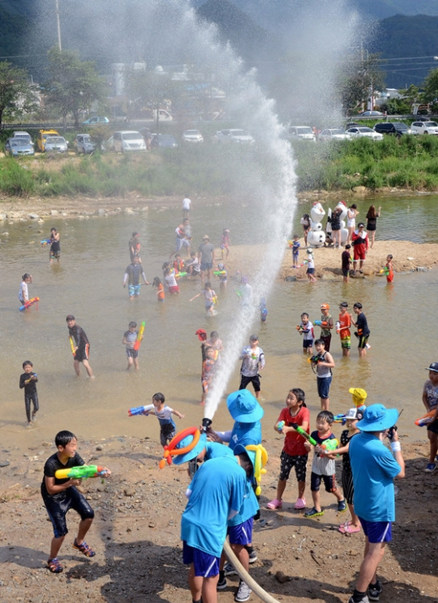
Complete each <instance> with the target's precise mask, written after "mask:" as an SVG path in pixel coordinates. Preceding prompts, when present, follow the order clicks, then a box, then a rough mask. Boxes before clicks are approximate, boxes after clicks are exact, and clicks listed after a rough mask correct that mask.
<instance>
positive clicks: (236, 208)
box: [0, 197, 438, 448]
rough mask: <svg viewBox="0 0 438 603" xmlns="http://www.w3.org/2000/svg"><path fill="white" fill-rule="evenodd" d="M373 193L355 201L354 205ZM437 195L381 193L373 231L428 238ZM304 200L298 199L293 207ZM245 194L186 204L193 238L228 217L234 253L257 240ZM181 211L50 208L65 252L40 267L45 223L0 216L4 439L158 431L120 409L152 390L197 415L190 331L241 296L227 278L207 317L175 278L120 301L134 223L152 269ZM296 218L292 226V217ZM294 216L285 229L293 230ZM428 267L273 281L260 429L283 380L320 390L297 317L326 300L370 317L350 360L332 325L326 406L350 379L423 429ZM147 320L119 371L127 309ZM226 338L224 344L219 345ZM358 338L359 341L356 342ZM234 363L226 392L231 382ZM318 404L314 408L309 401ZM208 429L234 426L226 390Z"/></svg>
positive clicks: (312, 397) (431, 284)
mask: <svg viewBox="0 0 438 603" xmlns="http://www.w3.org/2000/svg"><path fill="white" fill-rule="evenodd" d="M370 202H371V201H370V200H367V201H366V202H364V203H362V204H360V205H359V210H360V212H361V213H360V216H364V215H365V213H366V210H367V208H368V206H369V204H370ZM436 202H437V198H436V197H435V198H434V197H420V198H415V199H409V198H402V199H395V198H391V199H389V200H384V202H382V200H380V202H379V201H378V200H377V201H376V204H377V205H383V206H384V210H383V212H382V218H381V219H380V220H379V223H378V234H377V237H378V238H383V237H385V238H397V239H410V240H415V241H419V242H421V241H424V242H438V217H437V212H436V211H435V209H434V207H435V206H436ZM306 209H307V206H306V205H302V206H300V207H299V208H298V210H297V213H296V219H297V220H298V218H299V215H301V213H303V212H304V211H306ZM248 213H251V208H250V207H249V206H243V205H239V204H237V205H236V204H234V205H233V206H231V205H230V206H227V205H214V204H212V205H209V206H208V207H204V208H200V207H196V209H195V211H194V212H193V216H192V223H193V234H194V240H195V241H197V244H198V242H199V240H200V238H201V237H202V235H203V234H205V233H206V232H207V233H208V234H209V235H210V237H211V239H212V241H213V242H217V243H218V242H219V241H220V233H221V231H222V229H223V228H224V227H229V228H230V229H231V235H232V243H233V244H234V246H235V247H234V248H232V253H236V254H237V253H238V249H237V245H238V244H250V243H256V242H257V241H254V240H253V239H252V230H251V228H250V224H249V221H248V220H247V217H248ZM179 219H180V212H179V207H178V208H167V209H166V208H162V209H161V210H160V209H150V210H149V211H145V212H142V213H139V214H138V215H136V216H115V217H108V218H103V217H99V218H97V217H95V218H90V219H86V220H78V219H76V220H73V219H65V220H61V219H58V220H56V221H53V225H55V226H56V227H57V228H58V229H59V231H60V233H61V236H62V261H61V263H60V264H59V265H53V266H49V264H48V261H47V260H48V250H47V249H42V248H40V245H39V241H40V239H41V238H43V237H45V236H47V234H48V231H49V228H50V226H51V225H52V222H50V223H49V222H46V224H44V225H41V224H35V223H27V222H26V223H17V224H9V225H5V224H4V225H3V227H2V228H1V232H2V233H5V232H6V231H7V232H8V233H9V236H6V235H5V234H2V235H1V237H0V240H1V244H0V254H1V255H0V270H1V276H2V287H1V302H0V303H1V317H0V334H1V341H2V346H1V349H0V366H1V367H2V390H1V392H0V434H1V438H2V445H3V448H7V447H8V446H14V445H16V446H19V447H23V446H28V445H29V446H33V445H35V446H36V445H38V444H39V443H40V442H41V441H42V440H51V439H52V438H53V435H54V434H55V433H56V431H58V430H59V429H71V430H73V431H74V432H76V433H77V434H78V435H79V436H80V437H81V438H86V439H96V440H97V439H100V438H106V437H110V436H116V435H123V434H127V435H135V436H139V437H140V436H145V435H147V436H150V437H154V438H157V436H158V424H157V421H156V419H155V418H154V417H148V418H145V417H133V418H128V413H127V411H128V408H130V407H131V406H137V405H140V404H147V403H149V402H150V398H151V396H152V394H153V393H154V392H156V391H162V392H164V394H165V395H166V398H167V400H168V401H169V403H170V404H171V405H172V406H174V407H175V408H176V409H178V410H180V411H181V412H183V413H184V414H185V418H184V419H183V420H181V421H179V425H181V426H187V425H192V424H196V423H198V422H199V421H200V420H201V418H202V415H203V410H202V408H201V407H200V405H199V400H200V394H201V387H200V366H201V354H200V342H199V341H198V339H197V337H196V336H195V331H196V330H197V329H198V328H205V329H206V330H207V331H210V330H213V329H216V330H218V331H219V333H221V331H222V332H224V331H225V330H226V329H227V328H228V326H229V324H230V321H232V318H233V308H235V307H236V304H238V303H239V298H238V296H237V295H236V294H235V290H234V286H233V282H232V281H231V280H230V282H229V287H228V291H227V293H226V295H225V296H224V297H223V298H222V301H221V303H220V305H219V308H218V309H219V313H218V315H217V316H216V317H214V318H210V319H206V317H205V314H204V309H203V302H202V301H201V300H200V299H197V300H195V301H194V302H192V303H190V302H189V299H190V298H191V297H192V296H193V295H195V293H197V292H198V291H199V284H198V283H197V282H193V281H192V282H187V281H186V282H183V283H181V294H180V296H179V297H175V298H171V297H170V296H167V298H166V301H165V303H164V304H158V303H157V301H156V295H155V292H154V291H153V290H152V288H151V287H142V292H141V296H140V298H139V299H136V300H134V301H130V300H129V299H128V294H127V290H126V289H123V287H122V280H123V274H124V270H125V268H126V266H127V264H128V263H129V255H128V239H129V237H130V235H131V232H132V231H133V230H138V231H139V232H140V235H141V240H142V243H143V250H142V257H143V264H144V267H145V272H146V275H147V277H148V279H149V280H150V281H152V279H153V277H154V276H161V264H162V263H163V261H164V260H166V259H167V257H168V255H169V253H170V251H171V250H172V248H173V245H174V240H173V231H174V228H175V227H176V226H177V224H178V222H179ZM293 229H298V225H295V226H294V228H293ZM293 229H291V230H293ZM26 271H27V272H30V273H32V275H33V280H34V282H33V284H32V285H31V286H30V293H31V296H34V295H38V296H39V297H40V299H41V301H40V304H39V308H38V309H36V308H33V309H32V310H30V311H28V312H26V313H20V312H18V305H19V304H18V299H17V293H18V287H19V283H20V280H21V275H22V274H23V273H24V272H26ZM437 284H438V273H437V272H436V271H430V272H426V273H414V274H409V275H397V276H396V279H395V282H394V285H393V287H388V286H387V285H386V282H385V279H374V280H372V281H370V280H355V281H353V282H351V283H349V284H348V286H345V285H343V284H342V283H341V282H338V281H337V282H325V281H321V282H320V283H318V284H317V285H316V286H313V287H312V286H310V285H308V284H306V283H305V284H302V283H300V284H295V283H285V282H276V283H275V285H274V288H273V291H272V294H271V296H270V299H269V300H268V309H269V315H268V320H267V322H266V323H265V324H263V325H261V324H260V323H256V324H255V325H248V334H249V333H250V332H251V331H253V332H254V331H255V332H258V333H259V337H260V343H261V345H262V347H263V348H264V350H265V354H266V360H267V366H266V369H265V371H264V374H263V379H262V389H263V398H264V400H265V401H264V405H265V408H266V420H265V436H266V437H269V436H270V433H271V431H270V429H271V424H273V422H274V421H275V419H276V417H277V414H278V411H279V410H280V409H281V407H282V404H283V400H284V398H285V395H286V392H287V390H288V389H289V388H290V387H302V388H303V389H304V390H305V391H306V393H307V397H308V401H309V405H310V408H311V410H314V411H315V410H316V409H317V408H318V405H319V401H318V398H317V395H316V382H315V377H314V375H313V373H312V371H311V369H310V367H309V364H308V363H307V362H306V360H305V358H304V357H303V356H302V354H301V340H300V338H299V336H298V335H297V332H296V330H295V325H296V324H297V322H298V320H299V316H300V313H301V312H302V311H308V312H309V314H310V316H311V318H313V319H316V318H319V306H320V303H321V302H323V301H327V302H329V303H330V304H331V306H332V308H333V309H334V312H336V308H337V304H338V303H339V302H340V301H342V300H344V299H345V300H348V301H349V302H350V304H351V305H352V304H353V303H354V301H361V302H362V304H363V306H364V310H365V313H366V315H367V317H368V321H369V324H370V328H371V331H372V335H371V338H370V343H371V345H372V350H371V351H370V353H369V354H368V356H367V358H366V359H363V360H362V361H359V360H358V358H357V351H356V350H355V349H354V350H353V351H352V355H351V358H350V359H342V357H341V353H340V345H339V342H338V339H337V337H336V336H334V339H333V345H332V350H331V351H332V352H333V355H334V357H335V362H336V368H335V370H334V380H333V385H332V389H331V395H330V398H331V401H332V409H333V411H334V412H342V411H344V410H346V409H347V408H348V407H349V406H350V400H351V399H350V396H349V394H348V388H349V387H350V386H356V387H362V388H364V389H366V390H367V391H368V394H369V400H370V401H373V402H377V401H378V402H383V403H384V404H387V405H396V406H397V407H398V408H404V413H403V415H402V417H401V419H400V425H401V428H402V431H403V433H406V434H408V435H409V436H410V437H411V438H415V439H417V438H419V439H423V438H425V433H424V432H423V430H420V429H419V428H417V427H414V426H413V420H414V419H415V418H417V417H418V416H421V415H422V414H423V413H422V405H421V391H422V385H423V382H424V380H425V378H426V377H427V372H426V371H425V370H424V367H426V366H427V365H428V364H429V362H431V361H433V360H437V357H436V354H435V347H436V346H435V340H434V339H435V338H434V323H435V320H436V315H437V311H438V302H437V295H436V291H437ZM68 313H73V314H74V315H75V316H76V318H77V322H78V324H80V325H81V326H82V327H83V328H84V329H85V331H86V332H87V334H88V336H89V339H90V341H91V359H90V361H91V365H92V367H93V369H94V371H95V374H96V379H94V380H89V379H87V378H86V377H85V373H83V375H82V377H81V378H80V379H77V378H76V377H75V375H74V372H73V363H72V355H71V351H70V346H69V342H68V335H67V328H66V323H65V316H66V314H68ZM131 320H136V321H137V322H138V323H139V322H140V321H142V320H146V334H145V340H144V342H143V345H142V347H141V350H140V371H139V372H137V373H135V374H134V373H128V372H127V371H126V370H125V369H126V358H125V351H124V347H123V346H122V343H121V341H122V337H123V333H124V331H125V330H126V329H127V325H128V322H129V321H131ZM226 343H227V342H226V341H224V345H225V347H226ZM353 345H355V342H353ZM25 359H30V360H32V362H33V363H34V368H35V370H36V372H37V373H38V376H39V383H38V392H39V398H40V406H41V411H40V413H39V416H38V422H37V423H36V424H35V426H34V427H33V428H32V429H29V430H27V429H25V428H24V427H25V412H24V403H23V394H22V391H20V390H19V389H18V378H19V375H20V373H21V363H22V362H23V360H25ZM238 368H239V362H238V361H236V371H235V374H234V375H233V377H232V379H231V381H230V383H229V384H228V387H227V391H228V392H229V391H232V390H233V389H235V388H236V387H237V385H238V383H239V376H238ZM313 414H314V413H313ZM214 425H216V426H217V427H218V428H219V427H220V428H223V429H226V428H229V427H231V421H230V418H229V415H228V411H227V409H226V405H225V404H224V403H222V404H221V405H220V407H219V409H218V411H217V413H216V415H215V417H214Z"/></svg>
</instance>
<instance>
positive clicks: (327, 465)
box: [304, 410, 346, 517]
mask: <svg viewBox="0 0 438 603" xmlns="http://www.w3.org/2000/svg"><path fill="white" fill-rule="evenodd" d="M333 421H334V417H333V414H332V413H331V412H330V411H328V410H322V411H321V412H320V413H318V415H317V417H316V431H312V433H311V437H312V438H313V439H314V440H315V441H316V444H317V445H316V446H315V454H314V456H313V462H312V477H311V482H310V484H311V485H310V488H311V490H312V498H313V508H312V509H310V511H306V513H304V517H319V516H320V515H324V511H323V509H322V508H321V496H320V493H319V488H320V485H321V481H323V482H324V485H325V489H326V491H327V492H330V493H331V494H334V496H335V497H336V499H337V501H338V511H345V509H346V504H345V500H344V498H343V496H342V494H341V492H340V490H339V488H338V486H337V484H336V476H335V473H336V467H335V461H334V459H331V458H330V457H328V456H327V452H326V450H325V449H324V446H325V445H326V444H327V441H328V440H336V438H335V436H334V434H333V433H332V423H333ZM305 447H306V449H307V450H308V451H310V449H311V447H312V446H311V444H310V443H309V442H306V443H305Z"/></svg>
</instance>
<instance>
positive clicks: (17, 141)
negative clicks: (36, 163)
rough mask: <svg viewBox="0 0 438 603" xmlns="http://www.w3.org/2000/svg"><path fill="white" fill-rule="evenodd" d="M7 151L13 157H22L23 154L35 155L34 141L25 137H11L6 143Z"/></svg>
mask: <svg viewBox="0 0 438 603" xmlns="http://www.w3.org/2000/svg"><path fill="white" fill-rule="evenodd" d="M5 153H6V154H7V155H10V156H11V157H21V156H22V155H35V150H34V148H33V144H32V142H29V141H28V140H26V139H25V138H20V137H17V138H15V137H11V138H8V139H7V141H6V143H5Z"/></svg>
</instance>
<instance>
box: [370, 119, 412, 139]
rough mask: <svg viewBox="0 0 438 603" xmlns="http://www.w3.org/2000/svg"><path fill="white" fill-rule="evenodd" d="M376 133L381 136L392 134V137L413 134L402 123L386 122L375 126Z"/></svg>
mask: <svg viewBox="0 0 438 603" xmlns="http://www.w3.org/2000/svg"><path fill="white" fill-rule="evenodd" d="M374 131H375V132H379V133H380V134H391V135H392V136H397V137H398V138H400V136H403V135H404V134H412V132H411V129H410V128H409V127H408V126H407V125H406V124H404V123H403V122H401V121H394V122H392V121H385V122H382V123H380V124H376V125H375V126H374Z"/></svg>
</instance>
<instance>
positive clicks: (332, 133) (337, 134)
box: [318, 128, 350, 141]
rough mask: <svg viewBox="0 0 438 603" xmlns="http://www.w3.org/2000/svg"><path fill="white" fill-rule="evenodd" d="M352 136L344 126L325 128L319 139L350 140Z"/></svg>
mask: <svg viewBox="0 0 438 603" xmlns="http://www.w3.org/2000/svg"><path fill="white" fill-rule="evenodd" d="M349 139H350V136H349V134H347V132H346V131H345V130H343V129H342V128H325V129H324V130H322V131H321V132H320V134H319V136H318V140H322V141H328V140H349Z"/></svg>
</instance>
